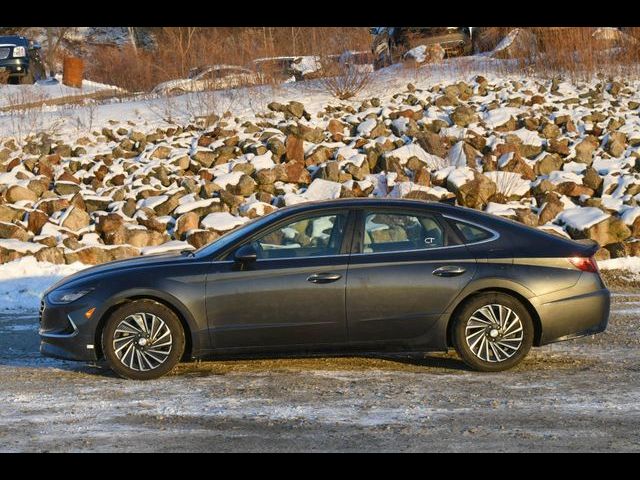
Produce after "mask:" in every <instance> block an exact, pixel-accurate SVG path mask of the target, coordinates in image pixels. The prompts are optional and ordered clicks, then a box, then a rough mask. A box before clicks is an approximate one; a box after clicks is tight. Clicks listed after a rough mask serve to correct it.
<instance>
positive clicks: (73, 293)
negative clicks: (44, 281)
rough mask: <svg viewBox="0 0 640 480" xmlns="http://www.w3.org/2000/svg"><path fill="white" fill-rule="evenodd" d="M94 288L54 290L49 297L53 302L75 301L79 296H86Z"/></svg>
mask: <svg viewBox="0 0 640 480" xmlns="http://www.w3.org/2000/svg"><path fill="white" fill-rule="evenodd" d="M93 290H94V289H93V288H77V289H69V290H54V291H53V292H51V293H49V295H48V298H49V301H50V302H51V303H57V304H64V303H71V302H75V301H76V300H78V299H79V298H82V297H84V296H85V295H86V294H88V293H89V292H92V291H93Z"/></svg>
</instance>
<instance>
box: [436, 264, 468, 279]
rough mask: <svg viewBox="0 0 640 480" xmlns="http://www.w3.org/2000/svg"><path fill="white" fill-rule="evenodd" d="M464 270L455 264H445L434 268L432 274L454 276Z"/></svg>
mask: <svg viewBox="0 0 640 480" xmlns="http://www.w3.org/2000/svg"><path fill="white" fill-rule="evenodd" d="M464 272H466V270H465V269H464V268H462V267H458V266H457V265H445V266H444V267H440V268H436V269H435V270H434V271H433V274H434V275H436V276H438V277H455V276H458V275H462V274H463V273H464Z"/></svg>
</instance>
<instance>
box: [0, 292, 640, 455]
mask: <svg viewBox="0 0 640 480" xmlns="http://www.w3.org/2000/svg"><path fill="white" fill-rule="evenodd" d="M637 292H638V290H637V289H633V290H629V289H628V290H627V291H625V290H624V289H617V290H616V291H615V293H614V297H613V306H612V315H611V319H610V326H609V328H608V329H607V331H606V332H605V333H603V334H600V335H596V336H595V337H588V338H583V339H579V340H574V341H572V342H565V343H560V344H555V345H550V346H547V347H543V348H538V349H533V350H532V352H531V353H530V354H529V357H528V358H527V360H526V361H525V362H523V364H521V365H520V366H519V367H518V368H516V369H514V370H511V371H509V372H505V373H500V374H479V373H475V372H471V371H468V370H467V369H466V368H465V367H464V365H463V364H462V363H461V362H460V360H458V359H457V357H456V356H455V355H454V354H450V355H443V354H437V355H436V354H433V355H427V356H425V357H424V358H423V357H420V358H416V357H339V358H326V357H318V358H289V359H279V360H275V359H263V360H236V361H216V362H199V363H191V364H184V365H181V366H180V367H179V368H178V369H177V370H176V371H175V373H173V374H172V375H170V376H168V377H165V378H162V379H160V380H157V381H153V382H146V383H145V382H131V381H125V380H121V379H119V378H116V377H114V376H113V375H112V374H111V373H110V372H109V371H108V370H103V369H100V368H96V367H91V366H86V365H83V364H78V363H73V362H62V361H57V360H52V359H45V358H42V357H40V355H39V353H38V337H37V327H36V319H35V318H34V317H33V316H28V315H25V316H16V315H13V316H0V385H1V387H0V405H2V408H1V409H0V451H5V452H6V451H9V452H13V451H36V452H41V451H54V452H55V451H365V452H371V451H465V452H467V451H493V452H496V451H498V452H503V451H608V450H614V451H640V433H639V432H640V355H638V346H639V344H640V320H639V314H640V293H637Z"/></svg>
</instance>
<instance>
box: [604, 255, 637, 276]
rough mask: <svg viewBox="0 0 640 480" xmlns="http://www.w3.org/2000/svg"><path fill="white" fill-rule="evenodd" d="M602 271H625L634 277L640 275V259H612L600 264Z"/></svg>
mask: <svg viewBox="0 0 640 480" xmlns="http://www.w3.org/2000/svg"><path fill="white" fill-rule="evenodd" d="M598 268H600V270H625V271H628V272H629V273H631V274H634V275H640V257H623V258H611V259H609V260H600V261H599V262H598Z"/></svg>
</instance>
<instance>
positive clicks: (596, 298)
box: [532, 274, 611, 345]
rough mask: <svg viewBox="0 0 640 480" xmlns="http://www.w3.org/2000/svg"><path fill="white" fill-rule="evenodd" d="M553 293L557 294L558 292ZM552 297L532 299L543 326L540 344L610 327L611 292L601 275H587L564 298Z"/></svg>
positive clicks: (563, 295) (565, 292)
mask: <svg viewBox="0 0 640 480" xmlns="http://www.w3.org/2000/svg"><path fill="white" fill-rule="evenodd" d="M594 277H595V278H594ZM589 287H591V288H589ZM593 287H597V288H593ZM553 295H554V296H556V297H557V295H558V292H555V294H553ZM550 296H551V295H545V296H544V297H538V298H536V299H535V300H534V299H532V303H534V307H535V308H536V310H537V312H538V316H539V317H540V324H541V326H542V334H541V336H540V339H539V342H538V345H545V344H548V343H553V342H561V341H564V340H570V339H573V338H578V337H583V336H585V335H593V334H596V333H600V332H603V331H604V330H605V329H606V328H607V324H608V321H609V309H610V305H611V295H610V293H609V290H608V289H606V288H605V287H604V286H603V285H602V282H601V281H600V279H599V278H598V277H597V275H594V274H583V275H582V277H581V278H580V280H579V281H578V283H577V284H576V285H575V286H574V287H572V288H569V289H566V290H564V291H563V294H562V296H561V297H560V298H548V297H550Z"/></svg>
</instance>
